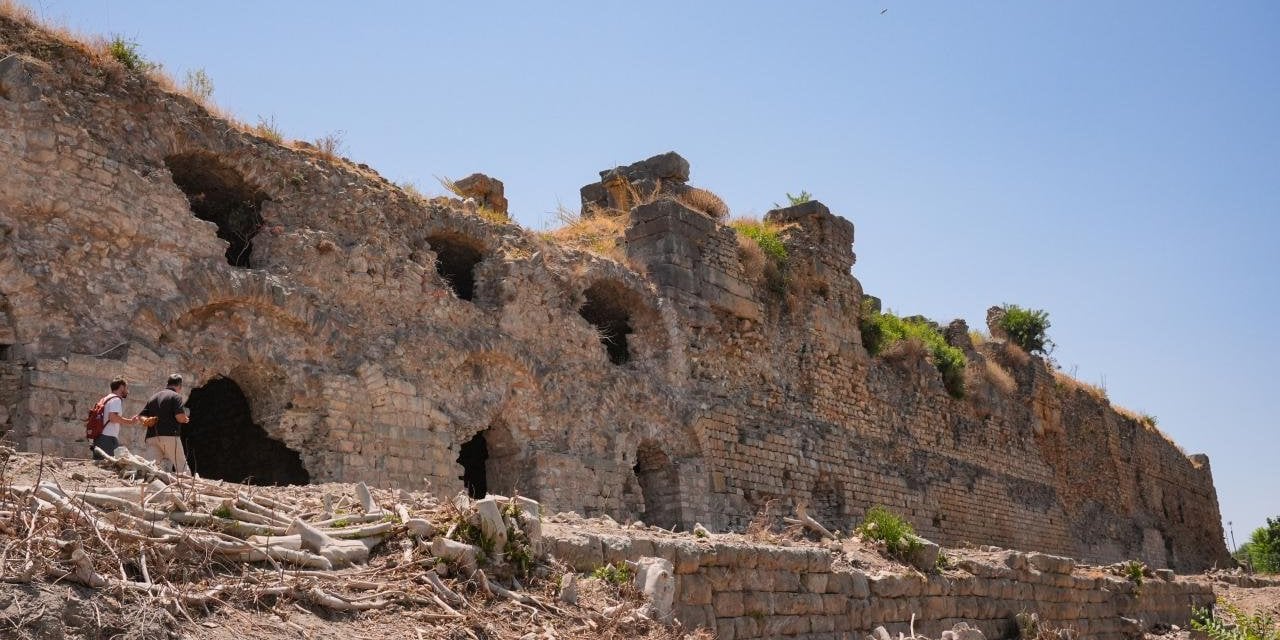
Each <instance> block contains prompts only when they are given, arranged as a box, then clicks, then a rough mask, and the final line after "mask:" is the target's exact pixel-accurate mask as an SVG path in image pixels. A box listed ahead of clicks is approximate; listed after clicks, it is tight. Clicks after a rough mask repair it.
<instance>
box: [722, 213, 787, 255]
mask: <svg viewBox="0 0 1280 640" xmlns="http://www.w3.org/2000/svg"><path fill="white" fill-rule="evenodd" d="M729 224H730V226H732V227H733V230H734V231H737V232H738V233H740V234H742V235H744V236H746V237H748V238H751V239H752V240H755V242H756V244H757V245H760V250H761V251H763V252H764V254H765V255H766V256H768V257H769V258H770V259H771V260H773V261H774V262H775V263H777V264H779V265H781V264H782V263H784V262H786V261H787V246H786V245H785V244H783V242H782V227H781V226H779V225H776V224H773V223H770V222H761V221H759V220H745V219H744V220H734V221H733V222H731V223H729Z"/></svg>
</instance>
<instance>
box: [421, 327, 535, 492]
mask: <svg viewBox="0 0 1280 640" xmlns="http://www.w3.org/2000/svg"><path fill="white" fill-rule="evenodd" d="M448 379H449V380H450V381H451V382H452V383H453V384H454V385H456V386H454V387H453V388H451V389H441V392H442V393H443V394H444V395H445V396H446V397H450V398H451V399H452V402H451V403H450V407H449V408H450V413H451V414H453V415H455V416H458V417H459V419H460V421H461V422H462V425H461V428H459V429H457V430H456V431H454V436H453V439H452V448H451V449H450V459H451V460H452V461H453V462H454V463H455V464H456V465H457V466H456V467H455V468H456V474H455V477H456V478H457V479H458V482H459V484H460V485H461V488H462V489H463V490H465V491H467V493H468V494H469V495H473V496H483V495H484V494H486V493H497V494H500V495H508V496H509V495H512V494H514V493H520V494H521V495H527V496H530V497H533V498H535V499H536V498H538V496H539V494H540V491H539V487H538V486H537V484H536V478H534V477H533V476H532V473H531V467H530V465H529V464H528V457H529V447H528V445H529V442H530V440H531V439H532V438H533V435H534V434H533V431H532V430H531V428H530V424H529V421H528V416H531V415H538V414H540V413H541V412H540V411H539V410H538V409H537V407H536V406H535V405H536V403H537V402H538V398H539V394H538V389H539V386H538V383H537V380H536V378H535V377H534V374H533V372H532V371H531V370H530V369H529V368H528V367H527V366H525V365H524V364H522V363H521V362H520V361H519V360H516V359H514V358H512V357H511V356H510V355H508V354H506V353H503V352H502V351H499V350H492V349H486V350H483V351H473V352H471V353H468V354H467V355H466V357H465V358H464V359H463V360H462V361H461V362H459V363H458V364H457V366H456V367H454V368H453V369H452V375H450V376H449V377H448Z"/></svg>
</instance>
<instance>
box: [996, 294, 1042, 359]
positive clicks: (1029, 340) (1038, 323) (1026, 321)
mask: <svg viewBox="0 0 1280 640" xmlns="http://www.w3.org/2000/svg"><path fill="white" fill-rule="evenodd" d="M1001 309H1003V310H1004V315H1003V316H1001V318H1000V328H1001V329H1004V332H1005V333H1006V334H1008V335H1009V339H1010V340H1012V341H1013V343H1014V344H1016V345H1018V346H1019V347H1022V349H1023V351H1026V352H1027V353H1043V354H1048V353H1049V352H1050V351H1053V347H1054V344H1053V341H1052V340H1050V339H1049V336H1048V334H1047V333H1046V332H1047V331H1048V330H1049V312H1048V311H1045V310H1043V309H1024V308H1022V307H1019V306H1018V305H1016V304H1005V305H1002V306H1001Z"/></svg>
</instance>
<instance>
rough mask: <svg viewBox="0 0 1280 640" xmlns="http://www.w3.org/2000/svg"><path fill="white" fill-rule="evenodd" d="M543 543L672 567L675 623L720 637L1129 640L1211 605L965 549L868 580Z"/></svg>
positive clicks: (1193, 590)
mask: <svg viewBox="0 0 1280 640" xmlns="http://www.w3.org/2000/svg"><path fill="white" fill-rule="evenodd" d="M544 536H545V537H544V540H545V541H546V544H547V547H546V548H547V551H548V552H549V553H550V554H551V555H553V556H554V557H556V558H557V559H558V560H560V561H561V562H564V563H566V564H567V565H569V566H570V567H572V568H573V569H574V570H576V571H581V572H588V571H591V570H593V569H595V568H597V567H600V566H603V565H604V564H606V563H610V562H612V563H615V564H617V563H621V562H623V561H626V560H631V561H635V560H637V559H638V558H640V557H642V556H650V555H652V556H657V557H661V558H666V559H667V560H670V561H671V562H672V564H673V565H674V567H675V573H676V599H675V603H676V604H675V616H676V617H677V618H678V619H679V620H680V621H681V622H682V623H683V624H684V625H685V626H686V627H687V628H695V627H704V628H707V629H710V630H713V631H715V632H716V634H717V637H718V638H720V640H733V639H735V638H776V637H786V638H814V639H817V638H830V639H836V638H860V637H863V636H864V635H865V634H867V633H869V632H870V631H871V630H873V629H874V628H875V627H877V626H884V627H885V628H886V629H888V631H889V632H890V634H891V635H894V636H896V635H897V634H898V633H899V632H902V633H908V632H909V630H910V626H911V622H912V616H913V615H914V617H915V626H914V628H915V631H916V633H920V634H923V635H926V636H929V637H933V638H937V637H939V636H940V635H941V632H942V631H943V630H944V629H950V628H952V627H953V626H954V625H955V624H956V623H959V622H966V623H968V624H969V625H970V626H974V627H977V628H979V629H981V630H982V632H983V633H984V634H985V635H986V636H987V637H988V638H1002V637H1016V635H1017V624H1016V622H1015V619H1014V617H1015V616H1016V615H1017V614H1018V613H1020V612H1028V613H1037V614H1038V615H1039V617H1040V619H1041V621H1042V625H1044V626H1046V627H1048V628H1063V627H1066V628H1071V629H1074V630H1075V631H1076V632H1078V633H1079V634H1080V637H1082V638H1104V639H1106V638H1124V637H1131V636H1132V635H1133V634H1134V633H1136V632H1139V631H1141V630H1143V629H1146V628H1150V627H1151V626H1152V625H1155V624H1176V625H1180V626H1184V627H1185V626H1186V625H1187V624H1188V619H1189V616H1190V613H1191V608H1192V607H1193V606H1207V605H1210V604H1212V603H1213V601H1214V594H1213V589H1212V586H1211V585H1210V584H1208V583H1204V582H1195V581H1190V580H1186V579H1182V578H1175V577H1173V576H1172V575H1171V574H1168V573H1164V576H1163V577H1155V578H1147V579H1146V580H1144V581H1143V584H1142V585H1141V586H1138V585H1135V584H1134V583H1132V582H1130V581H1129V580H1128V579H1126V578H1122V577H1118V576H1114V575H1109V574H1107V573H1105V572H1104V571H1103V570H1101V569H1098V568H1096V567H1077V566H1076V565H1075V562H1074V561H1073V560H1071V559H1069V558H1062V557H1057V556H1049V555H1044V554H1038V553H1030V554H1027V553H1020V552H1015V551H999V552H969V551H964V552H961V553H962V555H963V556H965V557H964V559H962V560H960V561H959V562H958V563H957V566H956V568H955V569H949V570H947V571H945V572H943V573H937V574H929V575H922V574H919V573H883V572H874V573H870V574H868V573H867V572H865V571H863V570H861V569H858V568H855V567H853V566H850V565H849V563H848V562H847V561H845V560H844V559H843V558H842V555H841V554H840V553H838V552H834V551H830V550H828V549H826V548H822V547H812V546H795V547H780V546H770V545H763V544H755V543H751V542H747V541H743V540H731V541H722V540H720V539H716V540H714V541H712V540H710V539H707V540H700V539H694V538H687V537H686V538H679V537H674V536H662V534H652V535H651V534H649V533H643V532H630V531H628V532H625V533H624V532H622V531H619V533H618V534H617V535H614V534H607V533H583V532H581V531H573V530H570V529H568V528H559V527H557V526H556V525H554V524H550V525H547V527H546V529H545V531H544ZM1162 573H1163V572H1162Z"/></svg>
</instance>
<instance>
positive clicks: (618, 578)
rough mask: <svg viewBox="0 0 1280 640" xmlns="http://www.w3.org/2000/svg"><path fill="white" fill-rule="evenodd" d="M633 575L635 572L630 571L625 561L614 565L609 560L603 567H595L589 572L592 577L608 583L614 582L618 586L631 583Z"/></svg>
mask: <svg viewBox="0 0 1280 640" xmlns="http://www.w3.org/2000/svg"><path fill="white" fill-rule="evenodd" d="M634 576H635V572H634V571H632V570H631V567H630V566H629V565H627V563H625V562H624V563H622V564H619V565H614V564H613V563H612V562H610V563H609V564H606V565H604V566H603V567H596V570H595V571H592V572H591V577H592V578H596V579H597V580H603V581H605V582H608V583H609V584H615V585H618V586H620V587H621V586H625V585H628V584H631V578H633V577H634Z"/></svg>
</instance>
